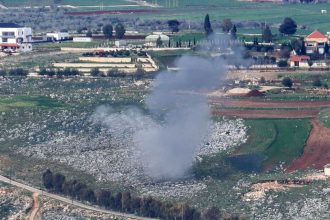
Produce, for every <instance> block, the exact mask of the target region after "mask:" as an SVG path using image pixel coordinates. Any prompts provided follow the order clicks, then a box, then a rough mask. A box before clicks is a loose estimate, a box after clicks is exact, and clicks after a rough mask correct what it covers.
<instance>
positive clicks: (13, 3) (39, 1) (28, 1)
mask: <svg viewBox="0 0 330 220" xmlns="http://www.w3.org/2000/svg"><path fill="white" fill-rule="evenodd" d="M0 3H1V4H3V5H5V6H7V7H19V6H22V7H23V6H48V5H53V4H54V3H56V4H61V5H73V6H90V5H102V3H103V5H128V4H133V3H131V2H129V1H125V0H93V1H90V0H0Z"/></svg>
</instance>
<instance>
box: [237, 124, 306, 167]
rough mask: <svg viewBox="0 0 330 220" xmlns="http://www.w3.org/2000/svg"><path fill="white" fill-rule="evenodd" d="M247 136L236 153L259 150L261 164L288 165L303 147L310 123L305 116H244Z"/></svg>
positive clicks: (300, 152)
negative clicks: (247, 118)
mask: <svg viewBox="0 0 330 220" xmlns="http://www.w3.org/2000/svg"><path fill="white" fill-rule="evenodd" d="M246 124H247V126H248V128H249V132H248V134H249V139H248V140H247V142H246V143H245V144H243V145H241V146H240V147H239V148H238V149H237V151H236V152H235V154H236V155H249V154H261V155H263V156H265V160H264V161H263V167H264V168H267V169H269V168H274V166H275V165H281V164H282V165H281V166H283V165H284V166H288V165H290V164H291V162H292V161H293V160H294V159H296V158H298V157H299V156H300V155H301V154H302V153H303V151H304V146H305V144H306V142H307V139H308V137H309V132H310V130H311V125H310V123H309V121H308V120H307V119H259V120H246Z"/></svg>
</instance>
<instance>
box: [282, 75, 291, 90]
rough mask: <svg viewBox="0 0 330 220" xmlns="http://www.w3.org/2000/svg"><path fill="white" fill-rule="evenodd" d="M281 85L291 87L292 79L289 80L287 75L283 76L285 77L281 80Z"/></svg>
mask: <svg viewBox="0 0 330 220" xmlns="http://www.w3.org/2000/svg"><path fill="white" fill-rule="evenodd" d="M282 85H283V86H285V87H289V88H291V87H292V85H293V82H292V80H291V79H290V78H289V77H285V78H284V79H283V80H282Z"/></svg>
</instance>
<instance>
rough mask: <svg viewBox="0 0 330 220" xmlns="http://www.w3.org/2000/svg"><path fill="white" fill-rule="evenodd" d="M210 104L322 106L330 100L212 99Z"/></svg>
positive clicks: (252, 106)
mask: <svg viewBox="0 0 330 220" xmlns="http://www.w3.org/2000/svg"><path fill="white" fill-rule="evenodd" d="M209 103H210V104H213V105H219V106H224V107H237V108H239V107H240V108H322V107H329V106H330V101H274V100H230V99H229V100H228V99H214V98H213V99H212V98H211V99H210V101H209Z"/></svg>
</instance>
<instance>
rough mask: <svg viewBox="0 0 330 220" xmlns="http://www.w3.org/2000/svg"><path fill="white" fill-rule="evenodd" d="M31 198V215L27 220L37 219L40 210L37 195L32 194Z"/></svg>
mask: <svg viewBox="0 0 330 220" xmlns="http://www.w3.org/2000/svg"><path fill="white" fill-rule="evenodd" d="M32 198H33V207H32V212H31V215H30V217H29V220H35V219H37V214H38V211H39V208H40V204H39V193H36V192H34V193H33V195H32Z"/></svg>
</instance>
